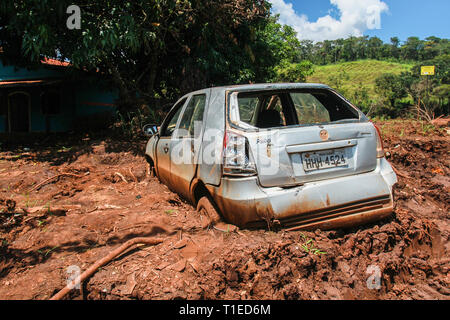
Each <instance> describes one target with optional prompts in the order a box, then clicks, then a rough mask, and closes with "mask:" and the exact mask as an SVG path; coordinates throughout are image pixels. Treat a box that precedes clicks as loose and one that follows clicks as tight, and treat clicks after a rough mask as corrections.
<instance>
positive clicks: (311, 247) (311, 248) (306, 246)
mask: <svg viewBox="0 0 450 320" xmlns="http://www.w3.org/2000/svg"><path fill="white" fill-rule="evenodd" d="M300 236H301V238H302V239H303V241H304V242H303V243H302V244H301V247H302V249H303V251H305V252H307V253H312V254H315V255H319V254H326V252H325V251H322V250H320V249H318V248H316V246H315V244H314V242H313V240H312V239H311V238H308V237H307V236H306V235H305V234H303V233H300Z"/></svg>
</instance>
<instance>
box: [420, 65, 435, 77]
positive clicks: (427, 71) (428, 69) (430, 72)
mask: <svg viewBox="0 0 450 320" xmlns="http://www.w3.org/2000/svg"><path fill="white" fill-rule="evenodd" d="M420 75H422V76H434V66H422V67H421V68H420Z"/></svg>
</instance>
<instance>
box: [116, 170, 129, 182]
mask: <svg viewBox="0 0 450 320" xmlns="http://www.w3.org/2000/svg"><path fill="white" fill-rule="evenodd" d="M114 174H117V175H118V176H119V177H120V178H121V179H122V180H123V181H124V182H125V183H128V181H127V179H125V177H124V176H123V175H122V174H121V173H120V172H114Z"/></svg>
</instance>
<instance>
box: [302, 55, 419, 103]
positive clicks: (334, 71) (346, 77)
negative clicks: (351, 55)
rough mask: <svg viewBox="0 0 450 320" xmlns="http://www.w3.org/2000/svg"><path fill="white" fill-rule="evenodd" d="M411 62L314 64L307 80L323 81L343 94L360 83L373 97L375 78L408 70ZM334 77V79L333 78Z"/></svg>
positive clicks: (372, 61)
mask: <svg viewBox="0 0 450 320" xmlns="http://www.w3.org/2000/svg"><path fill="white" fill-rule="evenodd" d="M412 67H413V65H412V64H404V63H397V62H388V61H379V60H359V61H352V62H342V63H337V64H330V65H325V66H316V67H315V72H314V74H313V75H311V76H309V77H308V78H307V82H313V83H324V84H327V85H329V86H330V87H332V88H335V89H337V90H339V91H341V92H342V93H343V94H344V95H348V94H351V93H353V92H354V91H355V90H356V89H357V88H358V87H359V86H360V84H362V86H363V87H366V88H367V90H368V92H369V96H370V97H371V98H375V97H376V94H375V90H374V89H375V79H376V78H378V77H379V76H380V75H382V74H383V73H394V74H399V73H401V72H403V71H408V70H409V69H411V68H412ZM333 78H334V79H333Z"/></svg>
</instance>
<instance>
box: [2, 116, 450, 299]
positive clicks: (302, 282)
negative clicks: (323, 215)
mask: <svg viewBox="0 0 450 320" xmlns="http://www.w3.org/2000/svg"><path fill="white" fill-rule="evenodd" d="M378 125H379V127H380V128H381V131H382V134H383V138H384V146H385V151H386V152H388V159H389V161H391V163H392V164H393V165H394V167H395V169H396V171H397V172H398V174H399V175H398V178H399V183H398V185H397V186H396V187H395V193H394V195H395V201H396V205H395V212H394V214H393V215H392V216H391V217H390V218H387V219H385V220H383V221H379V222H377V223H373V224H369V225H365V226H360V227H355V228H352V229H350V230H335V231H320V230H317V231H315V232H300V231H295V232H287V231H283V230H281V231H279V232H272V231H266V230H239V232H233V231H232V230H233V229H221V230H217V229H214V228H211V229H208V230H205V229H203V228H202V225H204V223H203V221H202V217H201V216H200V215H199V214H198V213H197V212H195V210H194V208H193V207H192V206H191V205H190V204H188V203H186V202H185V201H184V200H182V199H180V198H179V197H178V196H177V195H176V194H174V193H172V192H170V191H169V190H168V189H167V187H166V186H164V185H162V184H160V183H159V182H158V180H157V178H154V177H151V175H150V172H149V170H148V167H147V165H146V162H145V159H144V156H143V148H144V146H145V141H144V140H140V141H137V142H127V141H119V140H113V139H110V138H98V137H97V138H96V137H89V136H86V137H81V139H80V137H78V138H77V139H78V140H77V139H75V138H73V139H70V138H67V140H64V139H63V138H62V137H60V138H58V139H56V140H55V139H50V140H51V141H50V140H48V141H44V143H42V142H36V143H29V145H27V144H22V145H6V144H5V145H2V151H1V152H0V299H48V298H50V297H51V296H52V295H53V294H55V293H56V292H57V291H59V290H60V289H62V288H63V287H64V286H65V285H66V279H67V277H68V273H67V272H68V268H69V267H70V266H77V267H78V268H80V270H81V272H82V271H84V270H86V269H87V268H88V267H89V266H91V265H92V264H93V263H94V262H95V261H97V260H98V259H101V258H102V257H104V256H106V255H107V254H108V253H109V252H110V251H112V250H113V249H114V248H117V247H118V246H120V245H121V244H122V243H124V242H125V241H127V240H129V239H132V238H134V237H158V238H163V239H164V242H163V243H161V244H159V245H156V246H138V247H136V248H134V249H131V250H129V251H127V252H126V253H124V254H122V255H121V256H119V257H118V258H116V259H115V260H113V261H112V262H110V263H109V264H107V265H105V266H104V267H102V268H100V269H99V270H98V271H97V272H96V273H95V274H94V275H93V276H92V277H90V278H89V279H88V280H87V281H85V282H84V283H83V285H82V287H81V289H80V290H74V291H73V292H71V294H70V296H68V297H67V298H71V299H180V298H181V299H445V300H448V299H449V298H450V286H449V284H450V278H449V267H450V263H449V250H450V247H449V234H450V224H449V215H448V212H449V188H450V178H449V170H450V167H449V165H450V163H449V161H450V158H449V151H450V148H449V135H448V132H447V130H448V128H446V127H430V126H429V125H426V124H425V125H424V124H423V123H418V122H406V121H389V122H382V123H378ZM54 140H55V141H54ZM62 141H64V143H63V142H62ZM229 230H231V231H229ZM378 272H379V275H380V283H379V284H380V286H379V287H377V286H376V284H377V282H376V279H375V277H374V276H376V275H377V274H378ZM374 279H375V280H374ZM371 280H373V281H371Z"/></svg>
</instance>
